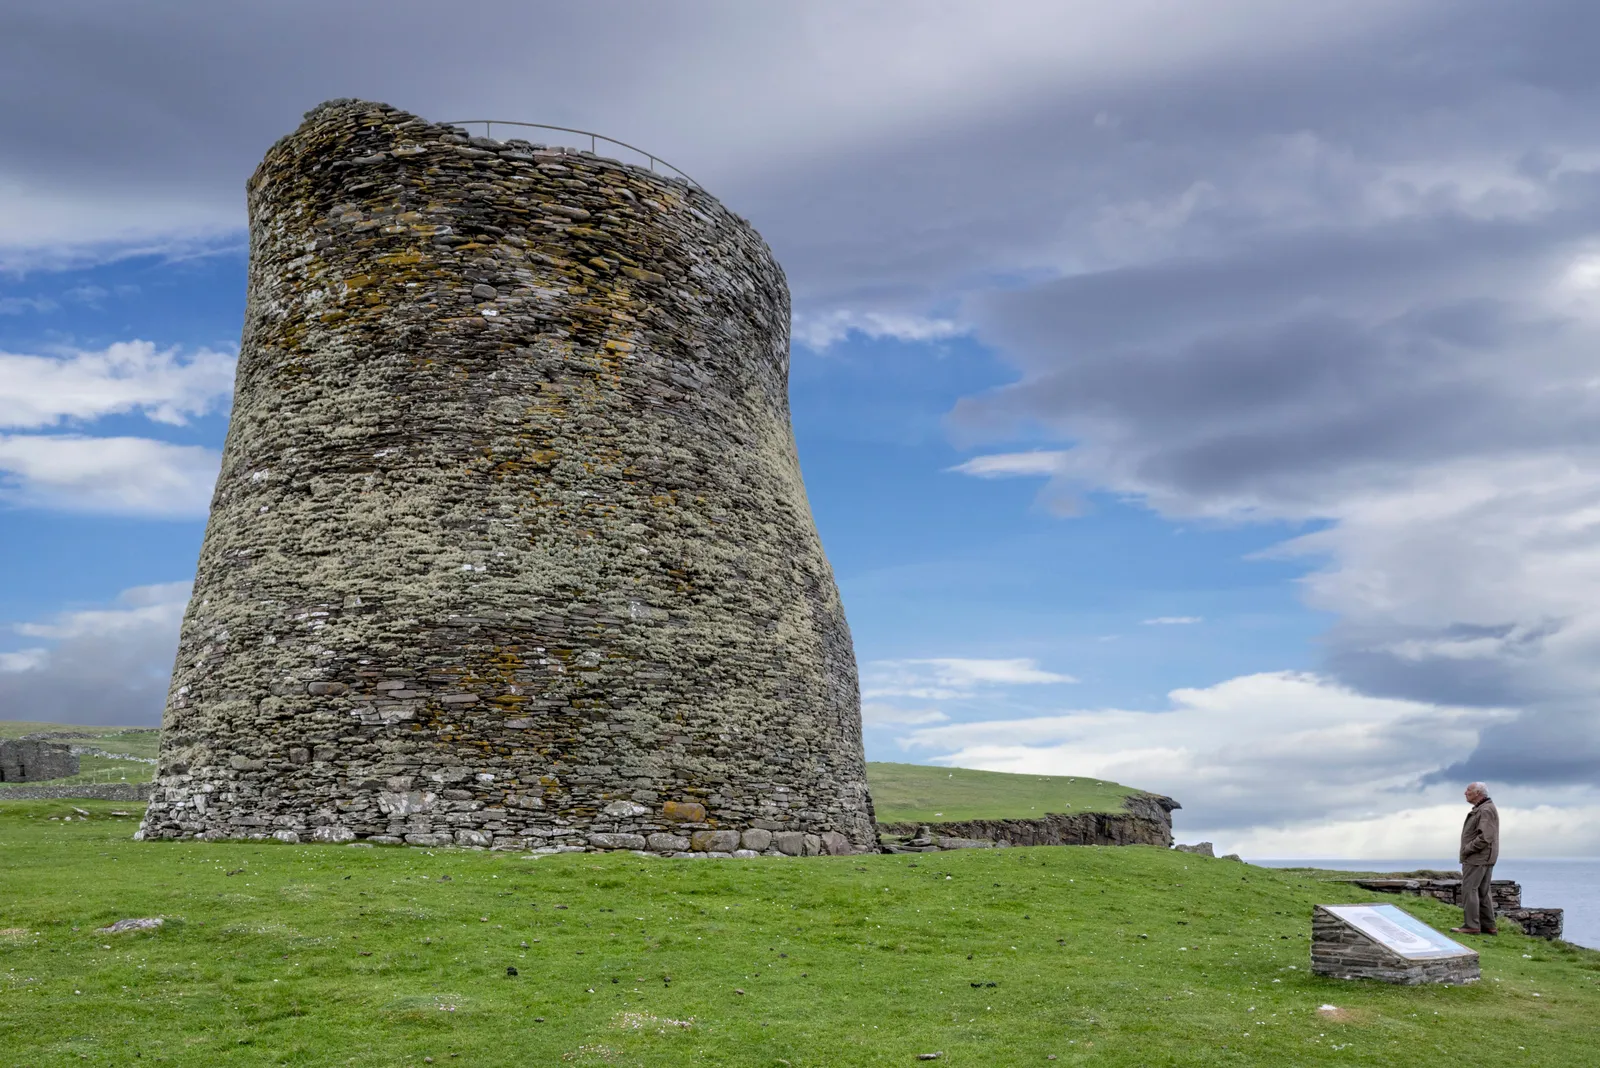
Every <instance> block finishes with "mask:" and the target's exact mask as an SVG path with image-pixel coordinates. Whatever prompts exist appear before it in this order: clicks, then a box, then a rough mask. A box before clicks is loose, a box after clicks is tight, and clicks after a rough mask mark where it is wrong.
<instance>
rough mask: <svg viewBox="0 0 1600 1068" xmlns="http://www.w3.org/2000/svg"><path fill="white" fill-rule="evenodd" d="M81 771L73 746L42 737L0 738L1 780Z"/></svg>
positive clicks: (34, 779)
mask: <svg viewBox="0 0 1600 1068" xmlns="http://www.w3.org/2000/svg"><path fill="white" fill-rule="evenodd" d="M76 774H78V757H77V755H76V754H74V753H73V751H72V747H71V746H67V745H62V744H60V743H59V742H49V741H45V740H44V739H42V738H0V782H47V781H49V780H50V779H65V778H67V777H68V776H70V775H76Z"/></svg>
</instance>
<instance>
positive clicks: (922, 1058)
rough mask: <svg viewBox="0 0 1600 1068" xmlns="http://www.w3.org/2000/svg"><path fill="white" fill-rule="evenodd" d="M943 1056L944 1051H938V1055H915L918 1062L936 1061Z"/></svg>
mask: <svg viewBox="0 0 1600 1068" xmlns="http://www.w3.org/2000/svg"><path fill="white" fill-rule="evenodd" d="M943 1056H944V1050H940V1051H939V1052H938V1053H919V1054H917V1060H919V1061H936V1060H938V1059H939V1058H940V1057H943Z"/></svg>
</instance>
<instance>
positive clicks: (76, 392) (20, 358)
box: [0, 340, 234, 429]
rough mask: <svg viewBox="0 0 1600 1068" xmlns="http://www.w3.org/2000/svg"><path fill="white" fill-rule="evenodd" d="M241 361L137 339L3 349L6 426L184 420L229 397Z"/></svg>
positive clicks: (1, 411)
mask: <svg viewBox="0 0 1600 1068" xmlns="http://www.w3.org/2000/svg"><path fill="white" fill-rule="evenodd" d="M233 368H234V358H233V356H231V355H229V354H227V353H221V352H213V351H211V350H209V349H202V350H200V351H199V352H197V353H194V354H192V355H189V356H187V357H184V356H180V354H179V352H178V350H177V349H157V348H156V346H155V345H154V344H152V343H151V342H148V341H137V340H136V341H119V342H116V343H115V344H113V345H110V346H108V347H106V348H105V349H102V350H100V351H98V352H84V351H68V352H64V353H61V354H59V355H53V356H38V355H20V354H17V353H9V352H0V427H12V428H17V429H33V428H37V427H45V426H51V425H54V424H57V423H60V422H62V421H64V420H68V419H75V420H93V419H98V418H100V417H102V416H106V415H119V414H126V413H139V414H142V415H144V416H146V417H148V418H150V419H153V420H155V421H157V422H160V423H169V424H173V425H181V424H183V423H185V422H187V421H188V420H189V419H190V418H193V417H195V416H201V415H205V414H206V413H208V412H211V411H215V410H218V409H219V408H221V407H223V406H224V405H225V404H226V402H227V399H228V396H229V394H230V393H231V392H232V390H233Z"/></svg>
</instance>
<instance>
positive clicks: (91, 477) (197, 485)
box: [0, 434, 221, 518]
mask: <svg viewBox="0 0 1600 1068" xmlns="http://www.w3.org/2000/svg"><path fill="white" fill-rule="evenodd" d="M220 464H221V456H220V454H219V453H217V452H216V451H215V450H213V449H207V448H202V447H201V446H198V445H172V444H169V443H167V442H164V441H153V440H151V439H149V438H129V437H115V438H92V437H84V436H82V435H74V434H12V435H0V499H4V500H8V501H10V502H12V503H13V504H17V505H22V506H26V507H37V508H52V509H58V510H61V511H69V512H92V513H100V514H113V515H140V516H157V517H170V518H199V517H203V516H204V515H205V514H206V511H207V509H208V507H209V505H210V501H211V488H212V485H213V484H214V483H215V482H216V479H217V471H218V468H219V466H220Z"/></svg>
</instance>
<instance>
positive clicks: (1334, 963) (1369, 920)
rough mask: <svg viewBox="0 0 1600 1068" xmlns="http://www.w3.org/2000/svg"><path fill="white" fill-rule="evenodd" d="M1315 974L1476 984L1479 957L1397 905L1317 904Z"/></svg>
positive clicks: (1314, 918) (1313, 945) (1313, 944)
mask: <svg viewBox="0 0 1600 1068" xmlns="http://www.w3.org/2000/svg"><path fill="white" fill-rule="evenodd" d="M1311 970H1312V971H1313V972H1315V973H1316V974H1318V975H1329V976H1332V977H1333V978H1335V979H1377V980H1378V981H1380V982H1384V983H1401V984H1404V985H1406V986H1416V985H1418V984H1421V983H1446V984H1456V983H1471V982H1475V981H1476V980H1477V979H1478V978H1479V971H1478V954H1477V952H1476V951H1475V950H1472V949H1469V948H1467V947H1466V946H1464V945H1462V944H1461V943H1459V942H1457V941H1455V940H1453V939H1450V938H1447V937H1445V936H1444V935H1442V934H1440V933H1439V932H1438V931H1435V930H1434V929H1433V928H1431V927H1429V926H1428V925H1427V924H1425V923H1423V922H1422V921H1420V920H1418V919H1416V918H1415V917H1414V916H1412V915H1410V914H1409V913H1407V912H1404V911H1402V910H1401V909H1398V908H1396V907H1395V906H1393V905H1383V904H1366V905H1317V906H1315V907H1314V908H1313V909H1312V910H1311Z"/></svg>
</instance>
